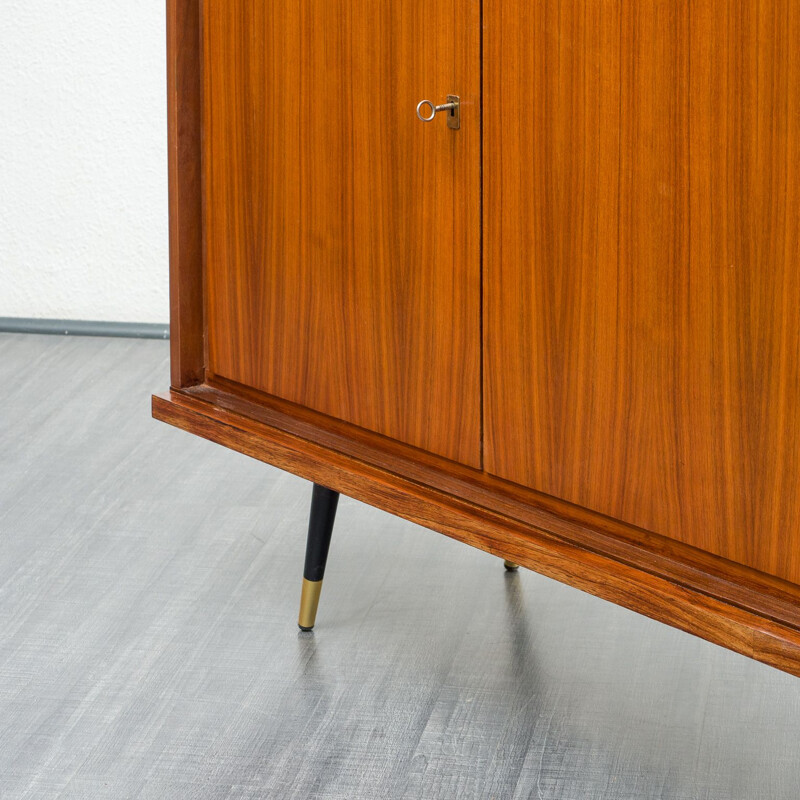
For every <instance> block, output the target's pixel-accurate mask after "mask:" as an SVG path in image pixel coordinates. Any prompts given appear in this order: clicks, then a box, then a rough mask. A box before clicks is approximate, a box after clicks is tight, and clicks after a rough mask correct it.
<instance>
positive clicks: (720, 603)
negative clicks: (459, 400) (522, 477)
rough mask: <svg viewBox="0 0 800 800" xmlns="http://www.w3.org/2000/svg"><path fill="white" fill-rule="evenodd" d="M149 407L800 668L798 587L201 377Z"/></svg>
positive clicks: (473, 541)
mask: <svg viewBox="0 0 800 800" xmlns="http://www.w3.org/2000/svg"><path fill="white" fill-rule="evenodd" d="M153 415H154V416H155V417H156V418H157V419H160V420H162V421H163V422H167V423H169V424H171V425H174V426H176V427H178V428H181V429H183V430H186V431H189V432H191V433H194V434H197V435H199V436H202V437H204V438H206V439H209V440H210V441H213V442H217V443H219V444H222V445H225V446H226V447H229V448H231V449H233V450H236V451H238V452H241V453H244V454H246V455H249V456H252V457H253V458H256V459H258V460H260V461H264V462H267V463H269V464H273V465H274V466H276V467H279V468H281V469H284V470H287V471H289V472H292V473H294V474H296V475H299V476H301V477H303V478H306V479H308V480H311V481H314V482H316V483H320V484H322V485H325V486H328V487H330V488H331V489H334V490H336V491H338V492H341V493H343V494H345V495H347V496H349V497H353V498H355V499H357V500H359V501H362V502H365V503H368V504H370V505H373V506H376V507H378V508H381V509H384V510H386V511H389V512H390V513H393V514H396V515H398V516H400V517H403V518H405V519H407V520H410V521H411V522H415V523H417V524H419V525H422V526H424V527H426V528H430V529H431V530H434V531H438V532H440V533H444V534H446V535H448V536H450V537H452V538H454V539H458V540H459V541H462V542H465V543H467V544H470V545H473V546H474V547H478V548H480V549H482V550H485V551H487V552H489V553H492V554H493V555H496V556H499V557H502V558H505V559H509V560H511V561H514V562H516V563H518V564H520V565H522V566H525V567H527V568H529V569H532V570H535V571H536V572H539V573H541V574H543V575H546V576H548V577H550V578H554V579H556V580H559V581H562V582H563V583H566V584H569V585H571V586H574V587H576V588H578V589H581V590H583V591H586V592H589V593H590V594H593V595H596V596H597V597H601V598H604V599H606V600H610V601H612V602H614V603H617V604H619V605H622V606H625V607H626V608H629V609H631V610H633V611H636V612H639V613H641V614H645V615H646V616H648V617H651V618H653V619H656V620H659V621H660V622H664V623H666V624H668V625H672V626H673V627H676V628H680V629H681V630H684V631H687V632H689V633H693V634H695V635H697V636H700V637H702V638H703V639H706V640H708V641H710V642H714V643H715V644H718V645H721V646H723V647H727V648H729V649H731V650H734V651H736V652H739V653H742V654H744V655H746V656H749V657H751V658H754V659H756V660H758V661H762V662H764V663H766V664H770V665H772V666H774V667H777V668H779V669H781V670H784V671H786V672H790V673H793V674H794V675H798V676H800V611H798V609H800V590H798V589H797V587H794V586H792V585H791V584H789V583H785V582H783V581H780V580H777V579H775V578H772V577H770V576H767V575H764V574H762V573H758V572H755V571H753V570H749V569H747V568H745V567H742V566H740V565H737V564H733V563H731V562H728V561H725V560H724V559H719V558H716V557H714V556H711V555H709V554H707V553H702V552H701V551H697V550H694V549H693V548H690V547H688V546H685V545H681V544H680V543H676V542H670V541H668V540H665V539H662V538H661V537H656V536H653V535H652V534H647V533H645V532H641V531H636V530H635V529H630V530H626V529H623V528H622V527H621V526H620V525H619V524H618V523H614V522H612V521H608V520H606V521H604V520H602V519H600V518H595V519H593V518H591V517H590V515H588V514H587V513H586V512H582V511H581V510H580V509H575V510H574V511H570V510H569V509H568V508H565V507H561V506H558V504H557V503H556V502H555V501H548V500H547V499H546V498H540V497H536V496H535V495H534V493H531V492H528V491H527V490H521V489H519V488H518V487H513V486H509V485H506V484H504V482H502V481H499V480H498V479H495V478H491V477H489V476H486V475H485V474H483V473H479V472H477V471H473V470H470V469H468V468H461V467H458V466H456V467H455V468H454V466H453V464H452V462H442V463H440V462H439V460H437V459H436V458H432V457H428V458H425V459H420V456H419V451H414V452H413V453H412V452H410V449H407V448H404V446H402V445H397V443H394V442H391V441H389V440H385V439H382V437H377V436H374V435H372V434H369V433H367V432H365V431H357V430H354V429H353V427H352V426H345V425H343V424H342V423H339V422H337V421H335V420H331V419H329V418H324V417H322V415H317V414H314V413H313V412H308V411H305V412H302V413H298V411H297V409H295V408H292V409H288V408H286V406H285V404H284V403H283V402H282V401H278V400H271V401H269V402H265V401H264V399H263V398H260V399H259V402H258V403H256V402H252V401H250V400H248V399H247V398H246V397H243V396H242V395H241V394H239V393H234V392H232V391H229V390H228V387H224V386H222V387H221V386H214V385H210V384H202V385H198V386H196V387H192V388H190V389H185V390H180V391H171V392H169V393H168V394H166V395H155V396H154V397H153ZM406 450H408V452H404V451H406ZM375 546H376V547H379V546H380V544H379V542H377V541H376V543H375Z"/></svg>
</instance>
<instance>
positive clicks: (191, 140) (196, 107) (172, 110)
mask: <svg viewBox="0 0 800 800" xmlns="http://www.w3.org/2000/svg"><path fill="white" fill-rule="evenodd" d="M200 76H201V63H200V0H167V120H168V131H167V136H168V154H169V262H170V266H169V274H170V284H169V293H170V353H171V355H170V363H171V382H172V385H173V386H174V387H186V386H192V385H194V384H196V383H200V382H201V381H202V380H203V377H204V363H205V360H204V353H203V291H202V290H203V235H202V199H201V146H200V142H201V128H200V126H201V122H202V112H201V77H200Z"/></svg>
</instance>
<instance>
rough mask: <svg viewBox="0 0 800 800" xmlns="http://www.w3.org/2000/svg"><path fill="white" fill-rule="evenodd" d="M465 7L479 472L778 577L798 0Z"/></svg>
mask: <svg viewBox="0 0 800 800" xmlns="http://www.w3.org/2000/svg"><path fill="white" fill-rule="evenodd" d="M486 8H487V10H486V13H485V19H486V21H487V24H486V41H485V50H484V52H485V53H486V65H485V73H484V79H485V82H484V91H485V98H484V109H485V124H486V131H485V135H486V140H485V141H486V143H487V146H486V148H485V155H486V173H485V187H486V215H485V220H486V229H485V232H486V236H485V242H486V263H485V280H486V283H485V298H486V305H485V319H484V326H485V331H486V350H485V356H486V361H485V372H484V374H485V387H486V394H485V403H486V408H485V411H486V436H487V438H486V468H487V470H488V471H490V472H492V473H494V474H495V475H499V476H502V477H503V478H508V479H509V480H512V481H515V482H517V483H520V484H523V485H527V486H530V487H533V488H534V489H537V490H539V491H541V492H544V493H547V494H549V495H553V496H555V497H559V498H562V499H564V500H567V501H569V502H571V503H575V504H577V505H580V506H583V507H585V508H588V509H592V510H593V511H597V512H600V513H602V514H605V515H608V516H611V517H614V518H616V519H620V520H623V521H625V522H628V523H631V524H633V525H636V526H639V527H641V528H644V529H647V530H649V531H655V532H656V533H659V534H663V535H664V536H668V537H671V538H674V539H677V540H680V541H683V542H686V543H688V544H691V545H694V546H696V547H699V548H702V549H703V550H706V551H709V552H712V553H715V554H717V555H720V556H724V557H725V558H728V559H731V560H733V561H737V562H739V563H742V564H746V565H748V566H751V567H755V568H756V569H759V570H762V571H764V572H768V573H770V574H773V575H777V576H779V577H782V578H787V579H789V580H791V581H794V582H800V492H798V491H797V487H798V485H800V423H798V420H800V352H798V351H799V350H800V346H799V345H798V342H800V270H799V269H798V261H799V260H800V5H798V3H797V2H795V1H794V0H771V2H768V3H760V2H756V0H742V1H741V2H738V1H737V2H732V1H731V2H726V0H692V2H689V0H652V1H651V2H647V3H641V2H633V0H631V1H630V2H619V0H575V2H570V3H567V4H564V3H561V2H558V0H541V2H536V3H531V2H528V1H527V0H487V2H486ZM519 86H523V87H525V89H524V91H523V92H519V91H518V88H519ZM523 99H524V103H523V102H522V100H523Z"/></svg>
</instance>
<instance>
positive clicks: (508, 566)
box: [503, 559, 519, 572]
mask: <svg viewBox="0 0 800 800" xmlns="http://www.w3.org/2000/svg"><path fill="white" fill-rule="evenodd" d="M503 566H504V567H505V568H506V569H507V570H508V571H509V572H513V571H514V570H516V569H519V564H515V563H514V562H513V561H509V560H508V559H506V560H505V561H503Z"/></svg>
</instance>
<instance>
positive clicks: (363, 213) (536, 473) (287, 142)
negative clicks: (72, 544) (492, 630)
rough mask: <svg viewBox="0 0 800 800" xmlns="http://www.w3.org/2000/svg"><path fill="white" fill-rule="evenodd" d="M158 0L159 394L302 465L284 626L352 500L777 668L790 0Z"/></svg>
mask: <svg viewBox="0 0 800 800" xmlns="http://www.w3.org/2000/svg"><path fill="white" fill-rule="evenodd" d="M167 6H168V14H167V17H168V20H167V25H168V31H167V39H168V94H169V98H168V103H169V105H168V109H169V186H170V201H169V203H170V205H169V209H170V292H171V369H172V372H171V387H170V388H169V390H168V391H167V392H166V393H165V394H163V395H156V396H154V397H153V414H154V416H155V417H157V418H158V419H161V420H163V421H165V422H168V423H171V424H173V425H176V426H177V427H179V428H183V429H185V430H187V431H190V432H192V433H195V434H197V435H200V436H203V437H205V438H207V439H210V440H212V441H215V442H218V443H220V444H223V445H225V446H227V447H230V448H232V449H234V450H238V451H240V452H242V453H244V454H246V455H249V456H252V457H254V458H257V459H260V460H262V461H266V462H269V463H270V464H274V465H276V466H278V467H280V468H282V469H286V470H289V471H290V472H293V473H295V474H297V475H300V476H302V477H304V478H307V479H309V480H310V481H313V482H314V484H315V487H314V491H313V495H312V505H311V519H310V524H309V530H308V547H307V555H306V562H305V569H304V573H303V584H302V589H303V591H302V600H301V611H300V619H299V623H300V626H301V627H302V628H305V629H308V628H312V627H313V625H314V622H315V615H316V611H317V603H318V601H319V595H320V587H321V582H322V578H323V574H324V568H325V560H326V558H327V554H328V547H329V544H330V540H331V532H332V529H333V522H334V516H335V513H336V502H337V500H338V497H339V493H344V494H346V495H348V496H351V497H354V498H356V499H358V500H361V501H364V502H366V503H370V504H372V505H374V506H377V507H379V508H382V509H385V510H387V511H390V512H392V513H395V514H397V515H399V516H401V517H404V518H406V519H409V520H412V521H413V522H416V523H419V524H421V525H423V526H426V527H428V528H431V529H432V530H435V531H439V532H441V533H445V534H447V535H448V536H451V537H453V538H455V539H459V540H461V541H463V542H466V543H468V544H471V545H474V546H476V547H479V548H482V549H483V550H486V551H489V552H490V553H493V554H495V555H497V556H500V557H502V558H503V559H505V560H506V566H507V568H510V569H513V568H515V565H521V566H524V567H528V568H530V569H533V570H536V571H538V572H541V573H543V574H545V575H548V576H550V577H552V578H556V579H558V580H560V581H563V582H565V583H568V584H570V585H572V586H576V587H578V588H580V589H583V590H585V591H588V592H591V593H592V594H595V595H598V596H600V597H603V598H606V599H608V600H610V601H613V602H615V603H618V604H620V605H623V606H626V607H628V608H630V609H633V610H634V611H638V612H640V613H643V614H646V615H648V616H650V617H653V618H654V619H657V620H661V621H662V622H665V623H667V624H670V625H673V626H675V627H678V628H681V629H683V630H685V631H688V632H690V633H693V634H696V635H698V636H701V637H703V638H705V639H707V640H709V641H712V642H715V643H717V644H720V645H723V646H725V647H728V648H730V649H732V650H735V651H738V652H740V653H743V654H745V655H747V656H750V657H752V658H755V659H758V660H759V661H763V662H766V663H768V664H771V665H773V666H775V667H778V668H780V669H783V670H786V671H788V672H792V673H794V674H796V675H800V425H799V424H798V411H800V4H798V3H797V2H795V1H794V0H771V2H769V3H763V2H758V1H757V0H737V1H736V2H734V0H652V2H648V3H639V2H634V0H622V1H620V0H574V2H570V3H567V4H564V3H563V2H560V1H559V0H540V1H539V2H536V3H531V2H527V1H526V0H483V2H480V0H408V1H407V2H403V3H384V2H375V0H326V2H324V3H297V2H290V1H289V0H270V2H267V1H266V0H224V1H223V0H168V4H167ZM375 546H376V547H379V546H380V545H379V543H378V541H377V540H376V543H375Z"/></svg>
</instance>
